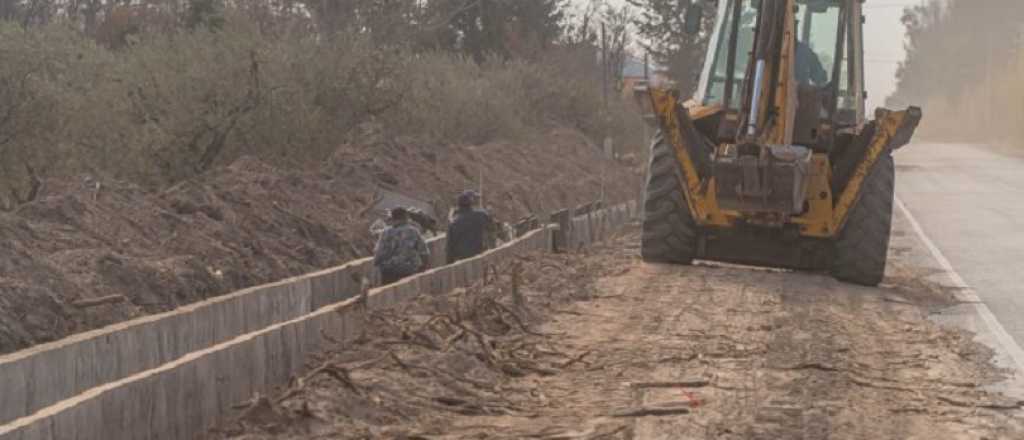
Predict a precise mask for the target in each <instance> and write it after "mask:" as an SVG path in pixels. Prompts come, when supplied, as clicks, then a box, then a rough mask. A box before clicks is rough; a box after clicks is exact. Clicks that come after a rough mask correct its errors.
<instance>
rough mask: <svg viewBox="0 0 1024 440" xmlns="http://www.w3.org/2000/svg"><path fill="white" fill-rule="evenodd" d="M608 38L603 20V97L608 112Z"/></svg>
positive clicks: (605, 109)
mask: <svg viewBox="0 0 1024 440" xmlns="http://www.w3.org/2000/svg"><path fill="white" fill-rule="evenodd" d="M608 69H609V67H608V39H607V37H606V35H605V24H604V22H603V21H602V22H601V98H602V100H603V103H604V112H605V114H606V115H607V114H608Z"/></svg>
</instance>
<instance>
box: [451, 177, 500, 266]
mask: <svg viewBox="0 0 1024 440" xmlns="http://www.w3.org/2000/svg"><path fill="white" fill-rule="evenodd" d="M476 201H477V196H476V193H474V192H472V191H466V192H463V193H462V194H459V197H458V199H457V200H456V205H457V206H458V207H457V208H456V210H455V213H454V215H453V216H452V219H451V222H450V223H449V224H448V248H447V249H448V264H452V263H454V262H456V261H459V260H462V259H466V258H470V257H474V256H477V255H480V254H481V253H483V251H484V250H485V249H486V247H487V246H486V245H485V243H486V236H487V231H488V228H489V227H490V225H491V216H490V215H489V214H487V211H484V210H482V209H476V208H474V205H475V204H476Z"/></svg>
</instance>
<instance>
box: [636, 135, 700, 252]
mask: <svg viewBox="0 0 1024 440" xmlns="http://www.w3.org/2000/svg"><path fill="white" fill-rule="evenodd" d="M650 153H651V154H650V155H651V160H650V164H649V165H648V168H647V182H646V186H645V190H644V218H643V236H642V239H641V244H640V255H641V256H642V257H643V260H644V261H646V262H649V263H672V264H691V263H693V259H694V257H695V254H696V249H697V225H696V224H695V223H694V221H693V216H692V215H691V214H690V207H689V205H688V204H687V203H686V196H685V195H683V190H682V182H683V179H682V173H681V171H680V169H679V161H678V160H677V159H676V155H675V151H673V149H672V146H671V145H669V144H668V143H667V142H665V138H664V136H663V135H662V134H661V132H658V133H657V134H655V136H654V139H653V141H652V142H651V152H650Z"/></svg>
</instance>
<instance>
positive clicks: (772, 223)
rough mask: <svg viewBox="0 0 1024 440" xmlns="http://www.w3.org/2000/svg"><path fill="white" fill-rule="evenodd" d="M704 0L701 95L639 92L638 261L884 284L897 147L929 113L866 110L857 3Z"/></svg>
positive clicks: (663, 89)
mask: <svg viewBox="0 0 1024 440" xmlns="http://www.w3.org/2000/svg"><path fill="white" fill-rule="evenodd" d="M700 1H701V0H695V3H694V4H693V5H692V6H691V8H694V7H700V6H701V3H699V2H700ZM707 3H709V4H710V3H715V4H717V14H716V17H717V20H716V21H715V24H714V27H713V31H712V34H711V40H710V44H709V50H708V51H709V53H708V57H707V59H706V61H705V65H704V69H703V74H702V76H701V81H700V85H699V86H698V89H697V93H696V95H695V96H694V97H693V98H692V99H685V100H684V99H683V97H682V96H681V93H680V91H679V90H678V89H677V88H676V87H674V85H673V84H672V83H668V84H659V85H656V86H650V87H641V88H639V89H638V97H639V98H641V103H642V104H644V105H645V107H647V108H648V110H649V113H650V115H651V119H652V120H653V121H654V122H655V123H656V124H657V125H658V128H659V129H660V134H659V135H658V136H657V137H656V139H655V141H654V143H653V144H652V151H651V164H650V169H649V172H648V189H647V198H646V200H645V210H646V215H645V222H644V239H643V240H644V242H643V245H642V246H641V250H642V253H643V254H644V258H645V259H647V260H648V261H654V262H677V263H683V264H686V263H689V262H690V261H692V260H693V259H710V260H722V261H728V262H736V263H744V264H758V265H768V266H779V267H790V268H795V269H809V270H822V269H826V270H827V269H831V270H832V272H833V274H834V275H836V276H837V277H838V278H840V279H844V280H848V281H853V282H858V283H861V284H877V282H879V281H880V280H881V277H882V272H883V271H884V265H885V255H884V254H885V250H886V248H887V246H888V238H889V237H888V234H889V232H888V227H889V225H890V222H891V215H892V213H891V204H892V197H893V194H892V193H893V178H892V177H891V175H892V173H893V172H894V171H893V168H894V167H893V165H892V158H891V156H890V155H891V153H892V152H893V151H894V150H896V149H898V148H899V147H901V146H903V145H905V144H906V143H908V142H909V140H910V137H911V135H912V134H913V132H914V130H915V129H916V127H917V124H918V122H919V121H920V118H921V111H920V109H918V108H916V107H911V108H909V109H906V110H902V111H890V110H885V109H878V110H876V111H875V115H874V116H875V119H874V120H873V121H869V120H867V119H866V117H865V114H866V113H867V112H866V111H865V105H866V101H865V97H866V92H865V91H864V78H863V60H864V56H863V44H862V38H863V35H862V28H863V26H862V25H863V22H864V17H863V15H862V11H863V1H862V0H719V1H718V2H710V1H709V2H707ZM691 12H692V11H691ZM703 15H705V14H702V13H700V12H698V13H696V14H693V13H688V14H687V18H688V19H691V18H692V17H701V16H703ZM695 28H697V29H701V28H704V29H706V27H705V26H698V27H695ZM865 193H868V194H869V195H868V196H865ZM865 198H867V199H868V200H866V201H863V202H862V199H865ZM851 222H852V223H853V225H850V223H851ZM883 231H884V232H883ZM858 234H860V235H865V234H866V235H868V236H871V237H869V238H870V239H865V238H864V237H860V236H858ZM872 237H873V238H872Z"/></svg>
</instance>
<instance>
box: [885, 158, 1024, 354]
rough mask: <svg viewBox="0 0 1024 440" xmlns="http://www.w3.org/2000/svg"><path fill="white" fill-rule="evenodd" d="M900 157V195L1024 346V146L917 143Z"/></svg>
mask: <svg viewBox="0 0 1024 440" xmlns="http://www.w3.org/2000/svg"><path fill="white" fill-rule="evenodd" d="M895 157H896V167H897V176H896V179H897V192H896V193H897V196H898V197H899V198H900V199H901V200H902V201H903V203H904V204H905V205H906V207H907V208H908V209H909V210H910V212H911V213H912V214H913V216H914V217H916V219H917V221H918V222H919V223H920V225H921V227H922V229H923V230H924V233H925V234H927V235H928V237H929V238H930V239H931V240H932V242H934V244H935V246H936V247H938V248H939V250H940V251H941V252H942V254H944V255H945V257H946V259H948V260H949V262H950V263H951V265H952V266H953V269H954V270H955V271H956V272H957V273H959V274H960V276H961V277H962V278H963V279H964V281H966V283H967V284H968V285H969V286H970V287H972V288H973V290H974V291H975V292H976V293H977V295H978V297H979V298H980V299H981V301H982V302H984V303H985V304H986V305H987V306H988V308H989V309H991V311H992V313H993V314H994V315H995V316H996V319H998V321H999V323H1000V324H1001V325H1002V326H1003V328H1005V329H1006V332H1007V333H1009V334H1010V336H1012V337H1013V339H1014V340H1015V341H1016V343H1017V345H1019V346H1024V146H1021V147H1020V152H1016V151H1013V149H1009V148H1001V149H996V148H992V147H985V146H977V145H963V144H914V145H910V146H908V147H905V148H904V149H902V150H900V151H899V152H897V154H896V156H895Z"/></svg>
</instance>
